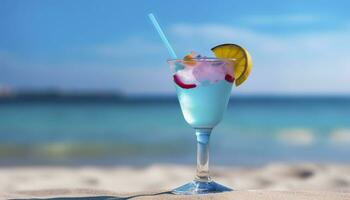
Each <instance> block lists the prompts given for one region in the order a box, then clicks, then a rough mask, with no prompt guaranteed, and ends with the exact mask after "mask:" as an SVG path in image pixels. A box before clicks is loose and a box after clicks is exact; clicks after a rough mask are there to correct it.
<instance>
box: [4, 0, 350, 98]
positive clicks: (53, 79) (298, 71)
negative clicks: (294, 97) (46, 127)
mask: <svg viewBox="0 0 350 200" xmlns="http://www.w3.org/2000/svg"><path fill="white" fill-rule="evenodd" d="M349 8H350V3H348V2H347V1H333V2H330V1H322V0H319V1H312V0H309V1H300V0H293V1H258V0H255V1H252V0H250V1H249V0H248V1H231V0H224V1H216V3H213V1H132V0H130V1H105V0H102V1H101V0H100V1H97V0H95V1H93V0H90V1H79V0H75V1H68V0H60V1H58V0H57V1H52V0H51V1H50V0H48V1H39V0H35V1H34V0H22V1H17V0H0V86H2V87H5V86H6V87H10V88H14V89H46V88H57V89H62V90H109V91H110V90H111V91H121V92H123V93H125V94H130V95H141V94H173V93H174V88H173V85H172V81H171V76H170V75H171V73H170V70H169V69H168V66H167V64H166V62H165V60H166V59H167V58H168V55H167V51H166V49H165V48H164V47H163V45H162V43H161V41H160V39H159V38H158V35H157V34H156V32H155V31H154V30H153V28H152V26H151V24H150V22H149V21H148V19H147V17H146V16H147V14H148V13H149V12H153V13H155V14H156V16H157V18H158V20H159V22H160V23H161V25H162V26H163V28H164V30H165V31H166V33H167V35H168V37H169V40H170V42H171V43H172V44H173V46H174V48H175V50H176V52H177V54H178V55H181V56H183V55H184V54H186V53H187V52H189V51H192V50H195V51H197V52H200V53H202V54H206V55H209V56H210V55H211V52H210V50H209V49H210V48H211V47H213V46H215V45H217V44H220V43H237V44H240V45H242V46H244V47H246V48H247V49H248V50H249V51H250V52H251V54H252V57H253V61H254V66H253V67H254V68H253V71H252V74H251V76H250V78H249V79H248V81H247V82H246V83H245V84H244V85H242V87H240V88H237V89H234V91H233V93H239V94H350V78H349V76H350V64H349V63H350V56H349V54H350V53H349V52H350V45H349V44H350V13H349Z"/></svg>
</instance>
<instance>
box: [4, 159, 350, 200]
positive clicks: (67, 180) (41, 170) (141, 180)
mask: <svg viewBox="0 0 350 200" xmlns="http://www.w3.org/2000/svg"><path fill="white" fill-rule="evenodd" d="M193 175H194V167H192V166H182V165H151V166H145V167H130V166H116V167H95V166H80V167H54V166H45V167H44V166H37V167H35V166H30V167H2V168H0V194H1V195H0V197H1V198H3V199H6V198H54V197H55V198H57V197H72V198H73V197H90V198H87V199H91V198H92V197H96V196H97V197H101V198H102V197H103V198H104V197H107V196H109V197H118V198H119V197H120V198H126V197H133V198H135V199H144V198H145V199H169V198H175V199H178V198H180V196H174V195H171V194H168V193H167V192H168V191H169V190H171V189H172V188H174V187H176V186H179V185H181V184H183V183H186V182H188V181H190V180H191V178H192V177H193ZM212 177H213V178H214V179H215V180H216V181H218V182H220V183H222V184H225V185H227V186H229V187H231V188H234V189H235V191H234V192H230V193H226V194H216V195H209V196H208V195H206V196H201V197H193V196H192V197H190V196H185V197H184V196H182V198H191V199H192V198H194V199H196V198H199V199H202V198H204V197H205V199H206V198H208V199H231V198H233V197H237V198H238V197H239V198H240V199H256V198H258V197H261V198H264V197H265V198H266V199H281V198H284V199H293V198H296V197H298V198H299V199H350V165H340V164H311V163H310V164H308V163H304V164H296V165H286V164H279V163H274V164H269V165H264V166H261V167H213V169H212ZM158 193H160V194H158ZM155 194H158V195H155ZM97 197H96V198H97ZM209 197H210V198H209ZM103 198H102V199H103ZM265 198H264V199H265Z"/></svg>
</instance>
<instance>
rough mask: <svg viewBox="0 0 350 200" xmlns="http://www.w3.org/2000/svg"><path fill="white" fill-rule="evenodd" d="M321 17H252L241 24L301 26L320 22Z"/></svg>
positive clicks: (299, 15) (243, 20) (288, 15)
mask: <svg viewBox="0 0 350 200" xmlns="http://www.w3.org/2000/svg"><path fill="white" fill-rule="evenodd" d="M322 20H323V17H321V16H319V15H315V14H314V15H311V14H284V15H252V16H248V17H244V18H242V19H241V22H244V23H248V24H251V25H302V24H312V23H319V22H322Z"/></svg>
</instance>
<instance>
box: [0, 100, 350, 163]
mask: <svg viewBox="0 0 350 200" xmlns="http://www.w3.org/2000/svg"><path fill="white" fill-rule="evenodd" d="M210 148H211V150H210V151H211V153H210V162H211V164H213V165H223V166H225V165H226V166H227V165H229V166H231V165H235V166H256V165H263V164H268V163H271V162H282V163H298V162H316V163H325V162H326V163H329V162H335V163H350V97H329V96H320V97H319V96H316V97H315V96H312V97H305V96H296V97H294V96H240V97H232V98H231V100H230V103H229V105H228V109H227V111H226V112H225V115H224V118H223V120H222V122H221V123H220V124H219V125H218V126H217V127H215V128H214V130H213V132H212V134H211V143H210ZM195 153H196V140H195V134H194V130H193V129H192V128H191V127H190V126H189V125H188V124H187V123H186V122H185V120H184V118H183V116H182V113H181V110H180V106H179V103H178V101H177V99H176V97H156V96H152V97H135V98H126V99H123V100H113V99H112V100H106V99H104V100H91V99H88V100H84V98H82V99H80V100H78V101H77V100H69V99H68V100H65V101H62V100H57V99H56V100H52V99H51V100H47V99H46V100H35V101H27V100H23V101H5V102H0V165H1V166H12V165H16V166H17V165H73V166H74V165H102V166H110V165H135V166H142V165H152V164H158V163H164V164H191V165H192V164H194V163H195V160H196V158H195V156H196V155H195Z"/></svg>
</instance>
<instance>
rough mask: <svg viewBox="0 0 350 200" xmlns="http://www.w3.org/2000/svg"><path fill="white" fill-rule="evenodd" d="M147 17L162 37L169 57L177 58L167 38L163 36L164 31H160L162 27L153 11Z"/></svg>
mask: <svg viewBox="0 0 350 200" xmlns="http://www.w3.org/2000/svg"><path fill="white" fill-rule="evenodd" d="M148 17H149V19H150V20H151V22H152V24H153V26H154V28H155V29H156V30H157V32H158V34H159V36H160V38H161V39H162V41H163V43H164V45H165V47H166V48H167V49H168V52H169V54H170V57H171V58H172V59H177V56H176V53H175V51H174V49H173V48H172V47H171V45H170V43H169V41H168V39H167V38H166V37H165V35H164V32H163V31H162V29H161V28H160V26H159V23H158V22H157V20H156V17H155V16H154V15H153V13H150V14H148Z"/></svg>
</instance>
